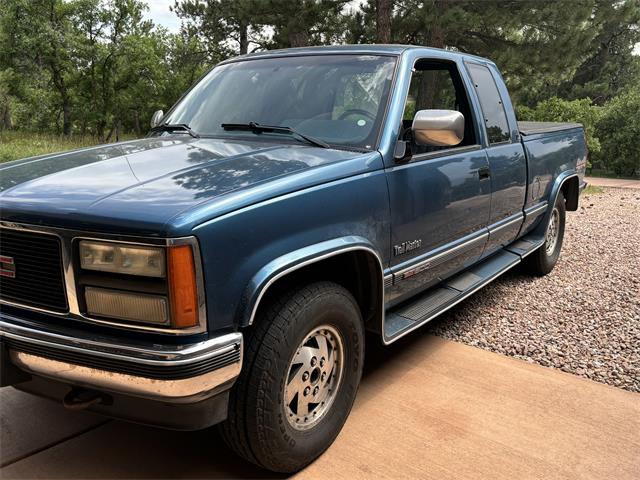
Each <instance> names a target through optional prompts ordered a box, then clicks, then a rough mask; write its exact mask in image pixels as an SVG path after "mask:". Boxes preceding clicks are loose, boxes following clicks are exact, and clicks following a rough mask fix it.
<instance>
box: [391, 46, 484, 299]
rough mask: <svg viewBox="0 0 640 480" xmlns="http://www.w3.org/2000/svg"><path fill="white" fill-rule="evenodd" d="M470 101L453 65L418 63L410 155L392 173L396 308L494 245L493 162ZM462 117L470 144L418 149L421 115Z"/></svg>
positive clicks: (408, 112)
mask: <svg viewBox="0 0 640 480" xmlns="http://www.w3.org/2000/svg"><path fill="white" fill-rule="evenodd" d="M468 98H469V97H468V95H467V92H466V89H465V87H464V84H463V82H462V79H461V77H460V74H459V72H458V70H457V66H456V64H455V63H452V62H442V61H437V62H436V61H430V60H428V59H424V60H420V61H418V62H417V63H416V65H415V68H414V73H413V76H412V80H411V86H410V89H409V94H408V97H407V99H406V105H405V113H404V118H403V127H404V128H403V130H404V132H403V134H402V135H403V139H402V140H404V141H405V144H406V153H405V155H404V157H403V158H401V159H397V162H396V165H394V166H393V167H392V168H389V169H388V170H387V181H388V185H389V193H390V203H391V216H392V219H391V220H392V223H391V238H392V251H391V267H392V272H393V274H394V285H393V287H392V288H391V289H389V290H388V292H387V298H386V300H387V302H390V303H391V304H395V303H399V302H400V301H402V300H404V299H406V298H408V297H410V296H412V295H414V294H416V293H417V292H419V291H420V290H424V289H426V288H428V287H430V286H432V285H434V284H436V283H438V282H440V281H442V280H443V279H445V278H447V277H449V276H451V275H453V274H454V273H456V272H458V271H460V270H461V269H463V268H465V267H466V266H469V265H471V264H472V263H474V262H475V261H476V260H477V259H478V258H479V257H480V255H481V254H482V251H483V249H484V247H485V244H486V240H487V236H488V235H487V224H488V221H489V215H490V201H491V182H490V179H489V163H488V160H487V156H486V153H485V151H484V150H483V148H482V147H481V145H479V141H478V139H477V137H476V135H477V134H476V132H475V123H474V118H473V117H472V110H471V108H470V104H469V100H468ZM424 109H447V110H458V111H460V112H461V113H462V114H463V115H464V117H465V132H464V138H463V141H462V142H461V143H460V144H459V145H456V146H454V147H429V146H426V147H425V146H420V145H417V144H416V143H415V142H414V140H413V138H412V133H411V124H412V121H413V117H414V115H415V112H416V111H418V110H424Z"/></svg>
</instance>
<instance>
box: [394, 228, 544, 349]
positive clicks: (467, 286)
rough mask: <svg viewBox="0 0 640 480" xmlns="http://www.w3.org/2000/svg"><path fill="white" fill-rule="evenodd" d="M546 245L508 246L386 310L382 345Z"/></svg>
mask: <svg viewBox="0 0 640 480" xmlns="http://www.w3.org/2000/svg"><path fill="white" fill-rule="evenodd" d="M542 243H543V239H540V238H534V237H531V236H526V237H523V238H522V239H520V240H517V241H516V242H514V243H512V244H511V245H508V246H507V247H505V248H503V249H502V250H500V251H498V252H497V253H495V254H493V255H491V256H490V257H488V258H486V259H485V260H483V261H481V262H480V263H478V264H477V265H474V266H473V267H471V268H470V269H468V270H465V271H464V272H462V273H459V274H457V275H455V276H453V277H452V278H450V279H448V280H445V281H444V282H443V283H441V284H439V285H437V286H435V287H433V288H431V289H429V290H427V291H426V292H424V293H422V294H420V295H419V296H417V297H415V298H413V299H411V300H409V301H408V302H405V303H403V304H401V305H399V306H398V307H395V308H394V309H392V310H389V311H387V313H386V316H385V323H384V329H383V342H384V344H385V345H388V344H390V343H392V342H394V341H396V340H397V339H399V338H401V337H403V336H404V335H406V334H407V333H409V332H411V331H413V330H415V329H416V328H419V327H421V326H422V325H424V324H426V323H428V322H429V321H431V320H433V319H434V318H436V317H437V316H438V315H440V314H441V313H443V312H445V311H447V310H448V309H450V308H451V307H453V306H454V305H456V304H458V303H459V302H461V301H462V300H464V299H465V298H467V297H468V296H470V295H472V294H473V293H475V292H477V291H478V290H480V289H481V288H482V287H484V286H485V285H487V284H488V283H490V282H492V281H493V280H495V279H496V278H497V277H499V276H500V275H502V274H503V273H504V272H506V271H507V270H509V269H510V268H512V267H514V266H515V265H517V264H518V263H520V262H521V261H522V259H523V258H524V257H526V256H527V255H529V254H530V253H532V252H534V251H535V250H536V249H537V248H539V247H540V246H541V245H542Z"/></svg>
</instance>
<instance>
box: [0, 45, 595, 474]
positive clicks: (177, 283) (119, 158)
mask: <svg viewBox="0 0 640 480" xmlns="http://www.w3.org/2000/svg"><path fill="white" fill-rule="evenodd" d="M152 126H153V128H152V129H151V132H150V134H149V136H148V137H147V138H144V139H141V140H135V141H129V142H123V143H117V144H112V145H105V146H99V147H95V148H86V149H82V150H76V151H73V152H68V153H60V154H54V155H47V156H42V157H35V158H28V159H25V160H20V161H15V162H11V163H7V164H5V165H3V166H2V169H1V172H0V173H1V175H0V208H1V213H0V218H1V224H0V234H1V242H0V262H1V270H0V273H1V275H2V276H1V277H0V280H1V289H0V298H1V304H2V313H1V318H0V339H1V343H0V345H1V360H2V361H1V368H0V373H1V378H0V381H1V384H2V385H3V386H6V385H13V386H14V387H15V388H17V389H20V390H22V391H25V392H30V393H33V394H35V395H40V396H43V397H47V398H50V399H53V400H56V401H58V402H60V403H62V404H63V405H64V406H65V407H66V408H69V409H74V410H83V409H86V410H89V411H93V412H98V413H101V414H104V415H107V416H111V417H117V418H124V419H127V420H131V421H135V422H141V423H146V424H152V425H159V426H164V427H167V428H173V429H184V430H189V429H191V430H193V429H200V428H204V427H208V426H210V425H214V424H220V431H221V432H222V435H223V437H224V438H225V440H226V441H227V443H228V444H229V445H230V446H231V448H232V449H233V450H234V451H236V452H237V453H238V454H239V455H240V456H242V457H244V458H246V459H248V460H249V461H252V462H254V463H256V464H258V465H261V466H262V467H264V468H267V469H271V470H274V471H278V472H293V471H296V470H299V469H301V468H303V467H304V466H305V465H307V464H309V463H310V462H312V461H313V460H314V459H315V458H317V457H318V456H319V455H320V454H321V453H322V452H323V451H324V450H325V449H326V448H327V447H328V446H329V445H330V444H331V443H332V442H333V440H334V439H335V438H336V436H337V435H338V433H339V432H340V429H341V428H342V426H343V424H344V422H345V420H346V418H347V416H348V415H349V411H350V410H351V406H352V405H353V402H354V398H355V396H356V392H357V389H358V384H359V382H360V377H361V373H362V367H363V361H364V355H365V331H369V332H371V334H370V335H368V340H369V341H371V339H372V338H374V339H375V336H377V337H378V338H379V339H380V340H381V341H382V343H384V344H385V345H386V344H390V343H392V342H395V341H396V340H398V339H399V338H401V337H403V336H404V335H406V334H408V333H409V332H411V331H413V330H415V329H416V328H418V327H420V326H422V325H424V324H426V323H427V322H429V321H430V320H432V319H433V318H435V317H436V316H437V315H439V314H441V313H442V312H444V311H445V310H447V309H449V308H451V307H452V306H453V305H455V304H457V303H459V302H460V301H462V300H464V299H465V298H467V297H468V296H469V295H471V294H473V293H474V292H476V291H477V290H479V289H480V288H482V287H483V286H485V285H487V284H488V283H489V282H491V281H492V280H494V279H496V278H497V277H498V276H500V275H501V274H502V273H504V272H506V271H507V270H509V269H510V268H512V267H514V266H516V265H518V264H520V263H522V264H523V265H524V267H525V268H527V269H528V271H530V272H531V273H532V274H535V275H544V274H547V273H549V272H550V271H551V270H552V269H553V267H554V265H555V264H556V262H557V260H558V256H559V254H560V249H561V247H562V240H563V234H564V226H565V212H566V211H567V210H576V209H577V207H578V199H579V195H580V192H581V190H582V188H583V187H584V185H585V183H584V172H585V166H586V161H587V145H586V141H585V135H584V131H583V128H582V126H581V125H579V124H560V123H532V122H517V121H516V116H515V113H514V110H513V107H512V105H511V101H510V99H509V94H508V92H507V89H506V87H505V84H504V82H503V80H502V78H501V75H500V73H499V71H498V69H497V68H496V66H495V64H493V63H492V62H490V61H488V60H486V59H483V58H478V57H474V56H471V55H464V54H459V53H455V52H450V51H443V50H437V49H430V48H422V47H413V46H343V47H320V48H304V49H290V50H279V51H271V52H263V53H258V54H251V55H245V56H242V57H239V58H233V59H230V60H227V61H225V62H222V63H220V64H219V65H217V66H216V67H215V68H213V69H212V70H210V71H209V72H208V73H207V74H206V75H205V76H204V77H203V78H202V79H201V80H200V81H199V82H198V83H197V84H196V85H195V86H194V87H193V88H192V89H191V90H190V91H188V92H187V93H186V94H185V95H184V96H183V97H182V98H181V99H180V100H179V101H178V102H177V104H176V105H175V106H173V108H171V110H170V111H169V112H168V113H166V114H163V113H162V112H156V115H154V118H153V120H152Z"/></svg>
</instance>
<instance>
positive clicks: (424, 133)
mask: <svg viewBox="0 0 640 480" xmlns="http://www.w3.org/2000/svg"><path fill="white" fill-rule="evenodd" d="M411 130H412V131H413V138H414V140H415V142H416V143H417V144H418V145H429V146H434V147H445V146H454V145H458V144H459V143H460V142H461V141H462V139H463V138H464V115H462V114H461V113H460V112H457V111H455V110H419V111H418V112H416V116H415V117H413V125H412V126H411Z"/></svg>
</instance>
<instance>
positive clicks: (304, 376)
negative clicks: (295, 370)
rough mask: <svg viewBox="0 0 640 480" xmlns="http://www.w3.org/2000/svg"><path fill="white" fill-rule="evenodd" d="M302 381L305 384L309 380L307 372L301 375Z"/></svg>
mask: <svg viewBox="0 0 640 480" xmlns="http://www.w3.org/2000/svg"><path fill="white" fill-rule="evenodd" d="M302 380H303V381H304V382H306V381H307V380H309V372H304V373H303V374H302Z"/></svg>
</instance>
